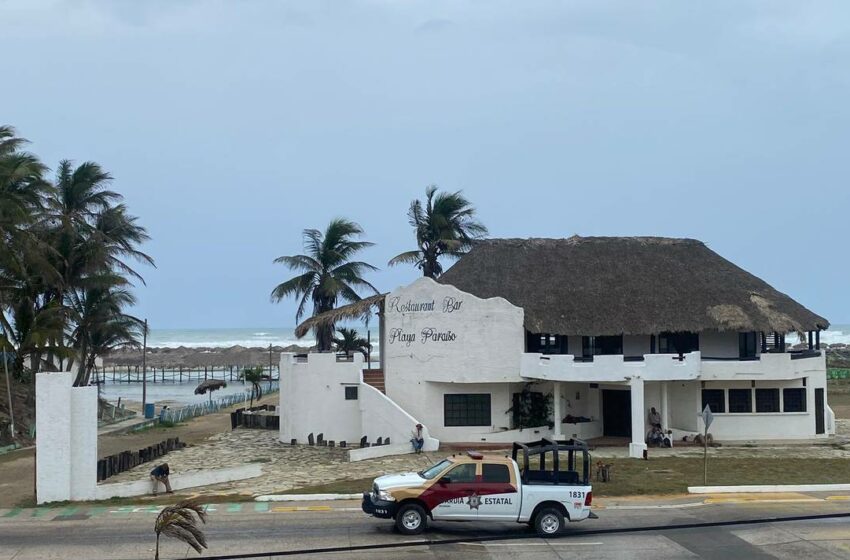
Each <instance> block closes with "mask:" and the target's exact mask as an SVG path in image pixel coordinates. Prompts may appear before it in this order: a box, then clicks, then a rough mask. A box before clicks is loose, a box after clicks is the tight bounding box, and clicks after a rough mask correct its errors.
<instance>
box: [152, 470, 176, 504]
mask: <svg viewBox="0 0 850 560" xmlns="http://www.w3.org/2000/svg"><path fill="white" fill-rule="evenodd" d="M170 473H171V471H170V469H169V468H168V463H163V464H161V465H159V466H158V467H156V468H154V470H152V471H151V480H152V481H153V495H154V496H156V491H157V488H159V483H160V482H161V483H162V484H163V486H165V493H166V494H173V493H174V491H173V490H171V482H170V481H169V480H168V475H169V474H170Z"/></svg>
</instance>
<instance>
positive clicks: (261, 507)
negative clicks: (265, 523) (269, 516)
mask: <svg viewBox="0 0 850 560" xmlns="http://www.w3.org/2000/svg"><path fill="white" fill-rule="evenodd" d="M254 511H256V512H257V513H265V512H267V511H269V503H268V502H257V503H255V504H254Z"/></svg>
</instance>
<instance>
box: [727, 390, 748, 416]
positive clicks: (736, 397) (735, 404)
mask: <svg viewBox="0 0 850 560" xmlns="http://www.w3.org/2000/svg"><path fill="white" fill-rule="evenodd" d="M752 411H753V392H752V390H750V389H729V412H752Z"/></svg>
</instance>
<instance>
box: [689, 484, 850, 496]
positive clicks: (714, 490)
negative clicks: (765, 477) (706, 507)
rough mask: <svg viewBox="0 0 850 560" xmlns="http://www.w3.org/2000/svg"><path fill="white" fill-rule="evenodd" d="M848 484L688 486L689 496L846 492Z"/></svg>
mask: <svg viewBox="0 0 850 560" xmlns="http://www.w3.org/2000/svg"><path fill="white" fill-rule="evenodd" d="M848 491H850V484H785V485H783V484H764V485H748V486H688V493H689V494H757V493H782V492H848Z"/></svg>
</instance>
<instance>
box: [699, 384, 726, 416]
mask: <svg viewBox="0 0 850 560" xmlns="http://www.w3.org/2000/svg"><path fill="white" fill-rule="evenodd" d="M706 393H709V394H710V395H709V396H711V397H713V398H708V399H707V398H706ZM718 393H719V395H718ZM718 396H719V397H720V399H719V400H718V398H717V397H718ZM707 404H708V405H713V406H712V407H711V412H712V414H724V413H725V412H726V390H725V389H703V390H702V408H701V409H700V410H705V405H707Z"/></svg>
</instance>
